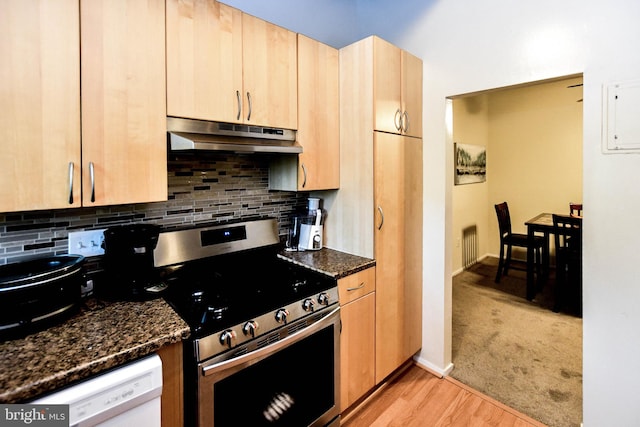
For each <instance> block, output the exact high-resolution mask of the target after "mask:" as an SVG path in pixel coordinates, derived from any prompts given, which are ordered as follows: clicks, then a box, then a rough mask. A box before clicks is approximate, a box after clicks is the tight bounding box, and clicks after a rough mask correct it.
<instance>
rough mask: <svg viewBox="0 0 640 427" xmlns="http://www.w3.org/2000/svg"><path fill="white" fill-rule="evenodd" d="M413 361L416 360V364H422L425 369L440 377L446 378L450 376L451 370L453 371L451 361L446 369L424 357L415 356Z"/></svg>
mask: <svg viewBox="0 0 640 427" xmlns="http://www.w3.org/2000/svg"><path fill="white" fill-rule="evenodd" d="M413 361H414V362H416V365H418V366H420V367H421V368H423V369H424V370H426V371H428V372H430V373H432V374H433V375H435V376H436V377H439V378H444V377H446V376H449V374H450V373H451V371H453V363H449V364H448V365H447V366H446V367H445V368H444V369H443V368H441V367H439V366H436V365H434V364H433V363H431V362H429V361H428V360H426V359H423V358H422V357H418V356H416V357H414V358H413Z"/></svg>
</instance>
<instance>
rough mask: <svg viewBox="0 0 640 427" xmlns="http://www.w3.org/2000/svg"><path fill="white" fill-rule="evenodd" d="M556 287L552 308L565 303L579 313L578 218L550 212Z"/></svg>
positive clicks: (580, 242)
mask: <svg viewBox="0 0 640 427" xmlns="http://www.w3.org/2000/svg"><path fill="white" fill-rule="evenodd" d="M553 233H554V235H555V244H556V288H555V302H554V305H553V311H555V312H558V311H560V309H562V308H565V307H567V306H569V308H574V309H577V311H578V313H581V312H582V218H579V217H574V216H571V215H558V214H553Z"/></svg>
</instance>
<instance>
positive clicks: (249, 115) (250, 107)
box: [247, 92, 253, 121]
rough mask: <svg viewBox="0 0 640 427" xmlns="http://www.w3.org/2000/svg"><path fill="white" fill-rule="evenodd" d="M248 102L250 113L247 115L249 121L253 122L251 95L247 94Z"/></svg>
mask: <svg viewBox="0 0 640 427" xmlns="http://www.w3.org/2000/svg"><path fill="white" fill-rule="evenodd" d="M247 101H249V112H248V113H247V121H250V120H251V110H252V109H253V107H252V105H251V94H250V93H249V92H247Z"/></svg>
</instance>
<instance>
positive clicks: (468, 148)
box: [453, 142, 487, 185]
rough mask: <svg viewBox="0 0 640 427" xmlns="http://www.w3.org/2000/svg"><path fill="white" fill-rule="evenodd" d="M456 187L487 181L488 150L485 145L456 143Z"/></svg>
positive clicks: (454, 145)
mask: <svg viewBox="0 0 640 427" xmlns="http://www.w3.org/2000/svg"><path fill="white" fill-rule="evenodd" d="M453 147H454V150H455V152H454V161H455V177H454V183H455V185H462V184H475V183H478V182H485V181H486V180H487V149H486V147H484V146H483V145H471V144H460V143H458V142H455V143H454V144H453Z"/></svg>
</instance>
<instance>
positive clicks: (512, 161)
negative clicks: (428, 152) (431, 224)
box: [452, 78, 588, 273]
mask: <svg viewBox="0 0 640 427" xmlns="http://www.w3.org/2000/svg"><path fill="white" fill-rule="evenodd" d="M581 81H582V79H581V78H572V79H565V80H559V81H554V82H547V83H544V84H536V85H531V86H526V87H519V88H513V89H505V90H499V91H492V92H489V93H486V94H482V95H476V96H473V97H470V98H458V99H455V100H454V102H453V111H454V116H453V136H454V141H456V142H462V143H469V144H474V143H475V142H474V141H475V140H478V141H482V140H486V141H487V142H486V147H487V181H486V183H484V184H469V185H464V186H455V187H454V189H453V232H454V236H453V243H454V244H453V248H454V254H453V264H452V271H453V272H454V273H455V272H457V271H459V270H460V269H461V268H462V249H461V247H458V246H457V244H456V242H457V238H458V235H459V233H461V232H462V231H461V230H462V229H463V228H464V227H465V226H466V225H467V224H469V223H473V222H475V223H476V224H477V228H478V238H479V249H480V250H479V252H478V254H479V257H482V256H484V255H494V256H497V254H498V253H499V250H500V248H499V237H498V224H497V221H496V218H495V210H494V205H495V204H496V203H500V202H502V201H507V202H508V203H509V210H510V212H511V222H512V227H513V231H514V232H521V233H525V232H526V227H525V225H524V222H525V221H526V220H527V219H529V218H531V217H533V216H535V215H536V214H538V213H540V212H562V213H565V212H568V209H569V206H568V205H569V202H570V201H580V202H581V201H582V105H583V104H582V102H577V101H578V100H579V99H581V98H582V90H581V87H577V88H567V86H569V85H573V84H576V83H580V82H581ZM470 107H477V108H470ZM483 118H486V123H485V124H483V123H481V122H482V121H483ZM479 144H481V143H480V142H479ZM467 187H468V188H467ZM587 211H588V208H587ZM461 246H462V245H461ZM514 256H515V257H518V258H523V259H524V253H522V252H518V251H514Z"/></svg>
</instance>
